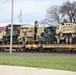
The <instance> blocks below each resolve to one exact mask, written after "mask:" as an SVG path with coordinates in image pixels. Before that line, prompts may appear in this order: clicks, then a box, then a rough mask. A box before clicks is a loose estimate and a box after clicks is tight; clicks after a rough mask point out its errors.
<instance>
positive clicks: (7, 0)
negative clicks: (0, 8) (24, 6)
mask: <svg viewBox="0 0 76 75" xmlns="http://www.w3.org/2000/svg"><path fill="white" fill-rule="evenodd" d="M7 1H8V0H6V1H4V2H2V3H0V5H2V4H4V3H6V2H7Z"/></svg>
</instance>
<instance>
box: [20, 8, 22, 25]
mask: <svg viewBox="0 0 76 75" xmlns="http://www.w3.org/2000/svg"><path fill="white" fill-rule="evenodd" d="M20 16H21V19H20V25H22V9H20Z"/></svg>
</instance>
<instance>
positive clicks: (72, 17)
mask: <svg viewBox="0 0 76 75" xmlns="http://www.w3.org/2000/svg"><path fill="white" fill-rule="evenodd" d="M60 12H61V14H62V16H63V17H65V16H66V19H67V20H68V19H69V22H71V23H72V22H74V23H75V22H76V2H75V1H74V2H72V3H71V2H69V1H66V2H65V3H63V5H62V6H61V7H60Z"/></svg>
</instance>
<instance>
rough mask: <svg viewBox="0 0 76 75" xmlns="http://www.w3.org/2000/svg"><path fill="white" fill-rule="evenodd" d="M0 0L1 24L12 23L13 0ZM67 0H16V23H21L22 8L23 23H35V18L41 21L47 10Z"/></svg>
mask: <svg viewBox="0 0 76 75" xmlns="http://www.w3.org/2000/svg"><path fill="white" fill-rule="evenodd" d="M4 1H6V0H0V25H1V24H5V23H11V1H12V0H8V1H7V2H5V3H3V2H4ZM65 1H66V0H14V23H20V21H19V17H18V16H19V14H20V9H22V23H25V24H33V23H34V21H35V20H37V21H39V22H40V21H41V20H42V19H44V18H45V16H46V10H47V9H48V8H49V7H50V6H53V5H61V4H62V3H63V2H65ZM68 1H71V2H72V1H76V0H68Z"/></svg>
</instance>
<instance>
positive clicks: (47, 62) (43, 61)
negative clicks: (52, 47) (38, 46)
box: [0, 54, 76, 71]
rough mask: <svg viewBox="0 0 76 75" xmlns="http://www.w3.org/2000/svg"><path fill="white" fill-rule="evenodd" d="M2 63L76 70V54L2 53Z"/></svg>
mask: <svg viewBox="0 0 76 75" xmlns="http://www.w3.org/2000/svg"><path fill="white" fill-rule="evenodd" d="M0 65H16V66H28V67H39V68H48V69H59V70H69V71H76V56H69V55H68V56H65V55H50V54H12V55H10V54H0Z"/></svg>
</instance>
